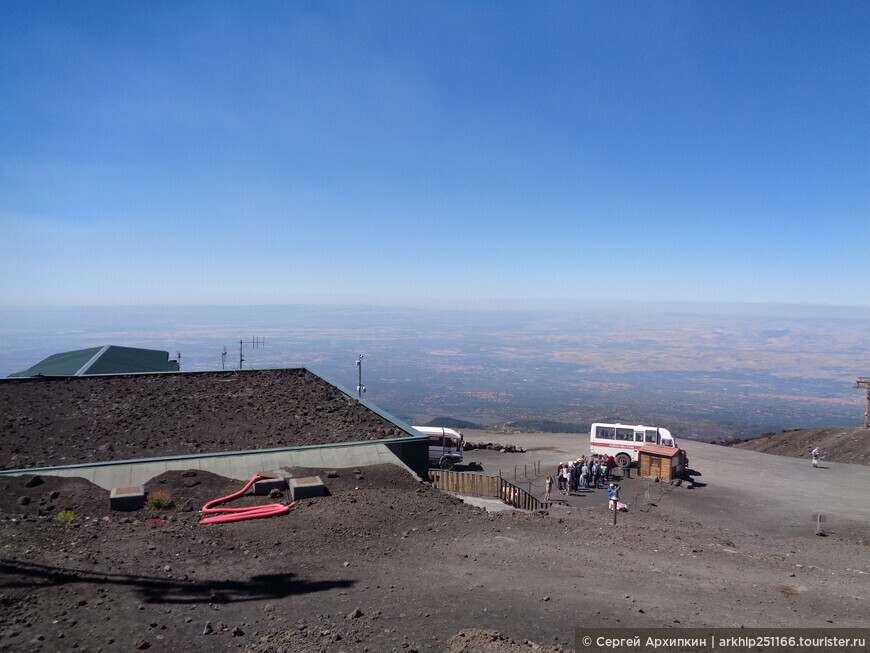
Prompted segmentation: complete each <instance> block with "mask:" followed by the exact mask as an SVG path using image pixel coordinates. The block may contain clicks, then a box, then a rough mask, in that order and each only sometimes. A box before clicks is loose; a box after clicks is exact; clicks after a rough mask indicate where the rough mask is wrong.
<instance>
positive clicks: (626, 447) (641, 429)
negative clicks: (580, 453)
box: [589, 423, 677, 468]
mask: <svg viewBox="0 0 870 653" xmlns="http://www.w3.org/2000/svg"><path fill="white" fill-rule="evenodd" d="M645 444H659V445H662V446H665V447H676V446H677V441H676V440H674V436H672V435H671V432H670V431H668V430H667V429H663V428H659V427H657V426H643V425H640V424H636V425H632V424H599V423H596V424H593V425H592V428H591V429H589V449H590V450H591V451H592V454H593V455H595V456H613V457H614V458H615V459H616V464H617V465H619V466H620V467H622V468H626V467H629V466H630V465H631V463H633V462H637V458H638V454H637V451H638V449H640V448H641V447H642V446H643V445H645Z"/></svg>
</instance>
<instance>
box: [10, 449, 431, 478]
mask: <svg viewBox="0 0 870 653" xmlns="http://www.w3.org/2000/svg"><path fill="white" fill-rule="evenodd" d="M428 447H429V442H428V438H425V437H423V438H401V439H396V440H371V441H365V442H352V443H344V444H329V445H321V446H312V447H289V448H283V449H263V450H258V451H234V452H226V453H218V454H202V455H190V456H170V457H166V458H146V459H142V460H121V461H111V462H101V463H92V464H84V465H67V466H63V467H42V468H38V469H15V470H5V471H2V472H0V475H6V476H21V475H24V474H38V475H40V476H65V477H78V478H84V479H86V480H88V481H90V482H91V483H93V484H94V485H99V486H100V487H101V488H104V489H106V490H112V489H113V488H119V487H132V486H136V485H145V484H146V483H148V481H150V480H151V479H153V478H154V477H155V476H159V475H160V474H162V473H164V472H168V471H173V470H174V471H185V470H189V469H192V470H199V471H204V472H212V473H213V474H217V475H219V476H224V477H226V478H231V479H236V480H239V481H249V480H250V479H251V478H252V477H253V476H254V475H255V474H256V473H257V472H262V471H271V470H276V469H280V468H281V467H313V468H317V469H332V468H336V469H341V468H347V467H367V466H369V465H383V464H388V465H398V466H399V467H403V468H404V469H406V470H408V472H409V473H410V474H412V475H413V476H414V477H416V478H418V479H422V478H425V475H426V467H427V459H428Z"/></svg>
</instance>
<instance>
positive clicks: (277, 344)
mask: <svg viewBox="0 0 870 653" xmlns="http://www.w3.org/2000/svg"><path fill="white" fill-rule="evenodd" d="M0 336H2V343H3V345H2V349H0V376H7V375H9V374H11V373H13V372H18V371H21V370H24V369H26V368H28V367H30V366H31V365H33V364H35V363H37V362H38V361H40V360H42V359H43V358H45V357H46V356H49V355H51V354H53V353H57V352H61V351H69V350H74V349H80V348H84V347H92V346H97V345H104V344H114V345H124V346H133V347H147V348H155V349H162V350H167V351H169V352H170V355H171V356H172V357H175V355H176V353H177V352H180V354H181V369H182V371H202V370H215V369H221V368H222V366H224V367H225V368H227V369H230V368H234V369H238V367H239V353H240V346H239V340H244V341H248V342H250V341H251V340H253V339H254V338H255V337H256V338H261V339H263V340H264V345H263V346H261V347H254V346H252V345H250V344H243V345H242V348H241V352H242V355H243V356H244V358H245V360H244V362H243V367H245V368H257V367H260V368H267V367H268V368H272V367H292V366H304V367H307V368H309V369H311V370H312V371H314V372H316V373H317V374H320V375H321V376H323V377H325V378H326V379H327V380H329V381H330V382H333V383H336V384H338V385H341V386H343V387H344V388H346V389H347V390H349V391H352V392H355V389H356V385H357V378H358V377H357V373H358V369H357V366H356V364H355V363H356V360H357V357H358V355H359V354H363V355H364V358H363V365H362V373H363V384H364V385H365V386H366V393H365V395H364V398H365V399H367V400H369V401H371V402H373V403H375V404H376V405H378V406H380V407H381V408H383V409H385V410H387V411H389V412H391V413H393V414H394V415H396V416H397V417H400V418H402V419H405V420H407V421H410V422H413V423H420V422H426V421H429V420H431V419H434V418H438V417H451V418H455V419H460V420H467V421H469V422H474V423H475V424H480V425H483V426H490V427H493V426H496V425H503V424H505V423H508V424H509V425H510V423H513V425H514V426H522V425H523V424H524V423H534V424H536V425H537V426H538V427H539V426H540V424H541V423H542V422H552V423H554V425H556V426H558V427H559V428H561V429H562V430H564V428H565V425H576V426H577V428H578V429H581V428H584V427H585V426H586V425H588V424H589V423H590V422H593V421H616V420H620V421H626V422H632V423H646V424H652V425H657V426H665V427H668V428H670V429H672V430H673V431H674V432H675V433H676V434H677V435H678V436H680V437H684V438H689V439H697V440H704V441H712V440H717V439H723V438H731V437H740V438H746V437H754V436H757V435H761V434H762V433H766V432H772V431H779V430H784V429H794V428H814V427H824V426H859V425H860V424H862V423H863V419H864V407H865V395H864V393H863V392H862V391H860V390H858V389H855V388H854V387H853V386H854V384H855V380H856V378H857V377H859V376H870V308H862V307H817V306H815V307H814V306H784V305H783V306H780V305H715V304H709V305H702V304H682V305H661V304H624V305H619V304H605V303H601V304H597V305H588V306H584V307H582V309H575V310H571V311H559V312H557V311H551V312H542V311H536V312H531V311H520V310H518V311H511V312H507V311H500V312H497V311H488V312H484V311H477V312H472V311H428V310H422V309H406V308H390V307H376V306H372V307H359V306H354V307H350V306H312V305H305V306H212V307H208V306H154V307H111V308H110V307H106V308H73V307H60V308H21V309H6V310H4V312H3V313H2V315H0ZM224 348H226V351H227V355H226V357H225V358H224V357H222V352H223V350H224Z"/></svg>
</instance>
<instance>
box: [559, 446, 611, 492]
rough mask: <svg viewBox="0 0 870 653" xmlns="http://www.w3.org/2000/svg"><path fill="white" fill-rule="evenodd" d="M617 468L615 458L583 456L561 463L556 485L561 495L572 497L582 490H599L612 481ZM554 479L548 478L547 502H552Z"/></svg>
mask: <svg viewBox="0 0 870 653" xmlns="http://www.w3.org/2000/svg"><path fill="white" fill-rule="evenodd" d="M615 467H616V460H615V459H614V458H613V456H589V457H588V458H587V457H586V456H581V457H580V458H578V459H577V460H571V461H568V462H560V463H559V467H558V469H557V470H556V481H555V482H556V483H557V484H558V492H559V494H565V495H571V494H574V492H576V491H577V490H579V489H580V488H583V489H593V490H597V489H598V488H599V487H601V484H602V483H608V482H609V481H610V475H611V473H612V471H613V469H614V468H615ZM553 482H554V481H553V477H552V476H550V475H548V476H547V493H546V495H545V500H546V501H549V500H550V491H551V490H552V489H553Z"/></svg>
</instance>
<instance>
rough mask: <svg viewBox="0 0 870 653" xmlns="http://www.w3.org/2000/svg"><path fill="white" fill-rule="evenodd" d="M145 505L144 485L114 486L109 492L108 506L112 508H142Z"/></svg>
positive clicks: (124, 509) (125, 509) (128, 509)
mask: <svg viewBox="0 0 870 653" xmlns="http://www.w3.org/2000/svg"><path fill="white" fill-rule="evenodd" d="M144 506H145V486H143V485H135V486H133V487H116V488H114V489H113V490H112V491H111V492H109V508H111V509H112V510H123V511H127V512H128V511H131V510H142V508H143V507H144Z"/></svg>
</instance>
